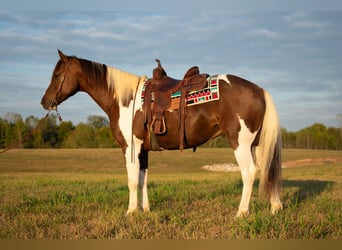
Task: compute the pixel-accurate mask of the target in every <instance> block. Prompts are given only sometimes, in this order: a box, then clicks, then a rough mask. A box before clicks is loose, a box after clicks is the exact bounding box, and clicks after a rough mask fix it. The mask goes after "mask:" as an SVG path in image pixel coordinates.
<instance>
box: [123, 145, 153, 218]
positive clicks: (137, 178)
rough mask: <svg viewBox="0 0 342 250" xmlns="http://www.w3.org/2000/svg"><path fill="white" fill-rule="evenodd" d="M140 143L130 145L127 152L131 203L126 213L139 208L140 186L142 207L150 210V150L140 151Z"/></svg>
mask: <svg viewBox="0 0 342 250" xmlns="http://www.w3.org/2000/svg"><path fill="white" fill-rule="evenodd" d="M140 145H141V144H139V143H136V144H135V145H129V146H128V147H127V149H126V153H125V158H126V168H127V175H128V189H129V204H128V210H127V213H126V214H130V213H133V212H135V211H136V210H137V209H138V187H139V189H140V190H141V208H142V209H143V210H144V211H146V212H147V211H149V210H150V205H149V201H148V194H147V167H148V166H147V165H148V152H147V151H145V150H141V151H140Z"/></svg>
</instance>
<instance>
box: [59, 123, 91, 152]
mask: <svg viewBox="0 0 342 250" xmlns="http://www.w3.org/2000/svg"><path fill="white" fill-rule="evenodd" d="M94 134H95V133H94V129H93V128H92V127H91V126H90V125H88V124H85V123H79V124H77V126H76V128H75V129H74V130H73V131H72V132H71V133H69V135H68V137H66V139H65V140H64V142H63V146H64V147H67V148H94V147H96V143H95V140H94Z"/></svg>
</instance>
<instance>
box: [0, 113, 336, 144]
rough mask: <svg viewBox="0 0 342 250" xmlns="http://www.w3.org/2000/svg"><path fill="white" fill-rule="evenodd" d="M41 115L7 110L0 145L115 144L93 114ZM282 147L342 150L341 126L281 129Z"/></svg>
mask: <svg viewBox="0 0 342 250" xmlns="http://www.w3.org/2000/svg"><path fill="white" fill-rule="evenodd" d="M39 121H40V120H39V118H37V117H34V116H28V117H26V118H25V119H23V118H22V116H21V115H20V114H18V113H6V114H5V115H4V116H3V117H2V118H0V148H7V147H10V146H12V145H13V144H15V145H16V147H17V148H115V147H119V145H118V144H117V143H116V142H115V141H114V139H113V137H112V133H111V130H110V128H109V121H108V119H107V118H106V117H102V116H96V115H91V116H88V117H87V122H86V123H78V124H77V125H74V124H73V123H72V122H71V121H63V122H61V123H58V122H57V116H56V115H54V114H52V115H49V116H48V117H47V119H46V120H45V121H44V122H42V123H40V124H39V126H38V127H37V125H38V123H39ZM281 134H282V141H283V148H301V149H329V150H342V129H341V128H334V127H326V126H325V125H323V124H320V123H315V124H313V125H311V126H309V127H306V128H303V129H301V130H299V131H296V132H290V131H287V130H286V129H285V128H282V129H281ZM203 146H204V147H229V144H228V142H227V140H226V139H225V138H224V136H221V137H218V138H216V139H214V140H211V141H209V142H207V143H206V144H204V145H203Z"/></svg>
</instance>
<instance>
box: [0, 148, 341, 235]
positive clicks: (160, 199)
mask: <svg viewBox="0 0 342 250" xmlns="http://www.w3.org/2000/svg"><path fill="white" fill-rule="evenodd" d="M283 158H284V161H296V160H300V159H308V158H315V159H318V158H334V159H337V160H336V161H335V162H322V164H321V165H310V163H309V165H306V166H299V167H292V168H286V169H284V181H283V202H284V210H283V211H282V212H280V213H279V214H277V215H275V216H272V215H270V212H269V203H268V202H267V201H265V200H263V199H260V198H259V197H258V195H257V193H258V192H257V183H256V185H255V190H254V194H253V197H252V201H251V214H250V215H249V216H248V217H247V218H244V219H239V220H238V219H235V218H234V215H235V213H236V211H237V207H238V204H239V201H240V197H241V189H242V183H241V180H240V179H241V178H240V174H239V173H217V172H208V171H205V170H203V169H202V168H201V166H203V165H208V164H213V163H227V162H232V163H234V162H235V161H234V158H233V154H232V152H231V150H230V149H228V150H227V149H203V148H200V149H198V152H196V153H192V152H191V151H185V152H183V153H180V152H178V151H174V152H171V151H165V152H162V153H158V152H152V153H151V156H150V164H151V166H150V171H149V173H150V175H149V195H150V202H151V209H152V211H151V213H148V214H146V213H136V214H133V215H132V216H128V217H126V216H125V211H126V208H127V202H128V189H127V184H126V182H127V176H126V170H125V167H124V160H123V157H122V153H121V150H118V149H77V150H70V149H68V150H66V149H58V150H55V149H53V150H13V151H9V152H7V153H6V154H3V155H0V238H2V239H18V238H20V239H23V238H30V239H34V238H56V239H60V238H73V239H75V238H82V239H84V238H116V239H123V238H124V239H132V238H134V239H136V238H138V239H141V238H144V239H202V238H203V239H242V238H264V239H265V238H267V239H268V238H282V239H289V238H300V239H311V238H335V239H336V238H341V235H342V226H341V222H342V214H341V211H342V207H341V204H342V202H341V199H342V198H341V197H342V191H341V190H342V162H341V152H340V151H306V150H285V151H284V154H283Z"/></svg>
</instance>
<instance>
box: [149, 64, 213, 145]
mask: <svg viewBox="0 0 342 250" xmlns="http://www.w3.org/2000/svg"><path fill="white" fill-rule="evenodd" d="M156 62H157V63H158V65H157V67H156V68H155V69H154V70H153V77H152V78H150V79H149V80H148V81H147V83H146V87H145V96H144V114H145V124H146V126H147V130H148V138H147V140H145V145H144V147H145V149H146V150H149V149H152V150H156V147H152V146H151V145H152V143H151V139H150V138H151V134H152V135H153V137H154V138H156V137H155V135H164V134H165V133H166V132H167V127H166V122H165V111H166V110H167V109H169V108H170V106H171V94H173V93H175V92H180V93H181V96H180V102H179V107H178V114H179V116H178V129H179V144H180V145H179V149H180V150H183V148H184V133H185V125H184V123H185V108H186V96H187V93H189V92H191V91H195V90H198V89H203V88H204V87H205V86H206V84H207V78H208V76H209V75H208V74H200V73H199V68H198V67H197V66H194V67H191V68H190V69H188V70H187V72H186V73H185V75H184V77H183V79H182V80H177V79H174V78H171V77H169V76H168V75H167V74H166V71H165V70H164V68H163V67H162V65H161V63H160V60H159V59H156ZM154 144H155V143H154ZM157 149H159V145H158V146H157Z"/></svg>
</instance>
